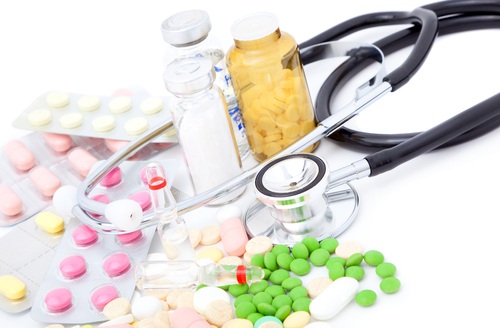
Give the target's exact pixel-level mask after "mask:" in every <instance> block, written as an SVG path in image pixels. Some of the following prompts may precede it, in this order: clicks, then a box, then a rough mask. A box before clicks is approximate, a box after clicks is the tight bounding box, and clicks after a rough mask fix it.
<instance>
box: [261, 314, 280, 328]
mask: <svg viewBox="0 0 500 328" xmlns="http://www.w3.org/2000/svg"><path fill="white" fill-rule="evenodd" d="M254 327H255V328H280V327H283V323H282V322H281V321H280V320H279V319H278V318H276V317H273V316H263V317H262V318H260V319H259V320H257V321H256V322H255V324H254Z"/></svg>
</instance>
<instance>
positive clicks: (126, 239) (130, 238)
mask: <svg viewBox="0 0 500 328" xmlns="http://www.w3.org/2000/svg"><path fill="white" fill-rule="evenodd" d="M141 237H142V230H136V231H132V232H127V233H124V234H120V235H117V236H116V238H118V240H119V241H120V243H122V244H123V245H127V244H130V243H133V242H134V241H136V240H138V239H139V238H141Z"/></svg>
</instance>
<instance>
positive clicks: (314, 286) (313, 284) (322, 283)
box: [306, 277, 333, 299]
mask: <svg viewBox="0 0 500 328" xmlns="http://www.w3.org/2000/svg"><path fill="white" fill-rule="evenodd" d="M332 283H333V280H332V279H330V278H327V277H316V278H314V279H313V280H311V281H310V282H309V284H307V287H306V288H307V293H308V296H309V297H310V298H312V299H314V298H316V297H317V296H318V295H319V294H321V293H322V292H323V291H324V290H325V289H326V288H327V287H328V286H330V285H331V284H332Z"/></svg>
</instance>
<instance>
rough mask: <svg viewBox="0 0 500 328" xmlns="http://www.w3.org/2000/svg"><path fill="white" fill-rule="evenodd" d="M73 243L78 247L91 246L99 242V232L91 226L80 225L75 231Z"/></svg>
mask: <svg viewBox="0 0 500 328" xmlns="http://www.w3.org/2000/svg"><path fill="white" fill-rule="evenodd" d="M72 237H73V241H74V242H75V244H76V245H78V246H89V245H92V244H93V243H95V242H96V241H97V232H96V231H95V230H94V229H92V228H91V227H89V226H86V225H80V226H78V227H76V228H75V230H73V234H72Z"/></svg>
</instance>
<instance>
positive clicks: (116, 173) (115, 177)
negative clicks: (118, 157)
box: [99, 167, 122, 187]
mask: <svg viewBox="0 0 500 328" xmlns="http://www.w3.org/2000/svg"><path fill="white" fill-rule="evenodd" d="M121 181H122V170H121V169H120V168H119V167H115V168H114V169H112V170H111V171H110V172H109V173H108V174H106V176H105V177H104V178H103V179H102V180H101V182H99V184H100V185H101V186H103V187H113V186H116V185H117V184H119V183H120V182H121Z"/></svg>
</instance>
